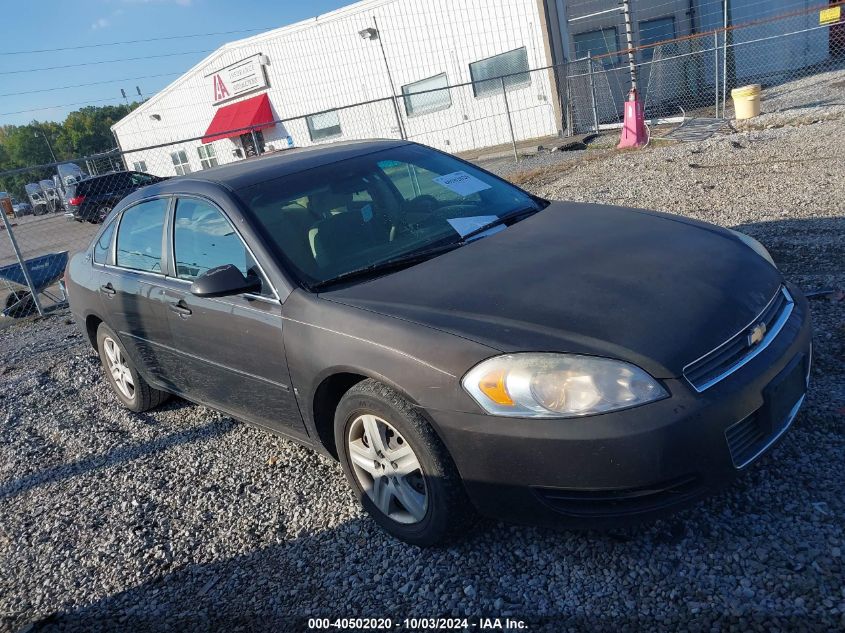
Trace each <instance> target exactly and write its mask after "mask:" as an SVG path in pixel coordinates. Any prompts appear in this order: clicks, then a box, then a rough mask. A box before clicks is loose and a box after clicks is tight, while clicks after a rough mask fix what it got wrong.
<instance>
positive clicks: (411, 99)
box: [402, 73, 452, 116]
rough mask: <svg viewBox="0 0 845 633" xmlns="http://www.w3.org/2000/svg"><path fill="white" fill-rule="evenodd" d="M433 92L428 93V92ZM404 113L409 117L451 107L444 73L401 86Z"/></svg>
mask: <svg viewBox="0 0 845 633" xmlns="http://www.w3.org/2000/svg"><path fill="white" fill-rule="evenodd" d="M432 90H433V91H435V92H429V91H432ZM402 95H403V98H404V100H405V111H406V112H407V113H408V115H409V116H414V115H415V114H427V113H429V112H437V111H438V110H445V109H446V108H449V107H451V106H452V97H451V95H450V94H449V80H448V79H447V77H446V73H442V74H440V75H436V76H434V77H429V78H428V79H422V80H420V81H415V82H414V83H412V84H407V85H404V86H402Z"/></svg>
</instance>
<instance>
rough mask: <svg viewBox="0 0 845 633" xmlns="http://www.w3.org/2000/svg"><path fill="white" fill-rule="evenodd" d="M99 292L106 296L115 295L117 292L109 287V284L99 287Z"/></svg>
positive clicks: (112, 287)
mask: <svg viewBox="0 0 845 633" xmlns="http://www.w3.org/2000/svg"><path fill="white" fill-rule="evenodd" d="M100 292H102V293H103V294H107V295H113V294H116V293H117V290H115V289H114V286H112V285H111V282H109V283H107V284H105V285H102V286H100Z"/></svg>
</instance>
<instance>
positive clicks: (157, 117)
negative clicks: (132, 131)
mask: <svg viewBox="0 0 845 633" xmlns="http://www.w3.org/2000/svg"><path fill="white" fill-rule="evenodd" d="M150 120H151V121H161V115H160V114H151V115H150Z"/></svg>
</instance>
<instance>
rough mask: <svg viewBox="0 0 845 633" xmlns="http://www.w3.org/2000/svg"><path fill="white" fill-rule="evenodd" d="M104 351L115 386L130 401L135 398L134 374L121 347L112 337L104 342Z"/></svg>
mask: <svg viewBox="0 0 845 633" xmlns="http://www.w3.org/2000/svg"><path fill="white" fill-rule="evenodd" d="M103 349H104V350H105V352H106V363H107V364H108V370H109V372H110V373H111V377H112V379H113V380H114V384H115V385H116V386H117V388H118V389H119V390H120V393H122V394H123V395H124V396H126V397H127V398H128V399H129V400H132V399H133V398H134V397H135V381H134V380H133V379H132V372H131V371H130V370H129V364H128V363H127V361H126V358H125V357H124V355H123V352H121V351H120V346H119V345H118V344H117V343H116V342H115V340H114V339H113V338H111V337H106V338H105V339H104V340H103Z"/></svg>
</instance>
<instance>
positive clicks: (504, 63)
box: [469, 46, 531, 97]
mask: <svg viewBox="0 0 845 633" xmlns="http://www.w3.org/2000/svg"><path fill="white" fill-rule="evenodd" d="M469 74H470V76H471V77H472V91H473V93H474V94H475V96H476V97H486V96H488V95H494V94H501V92H502V79H501V78H502V77H503V78H504V82H505V88H506V89H511V88H519V87H521V86H528V85H530V84H531V75H530V74H529V72H528V50H527V49H526V48H525V47H524V46H523V47H522V48H518V49H516V50H513V51H509V52H507V53H502V54H501V55H494V56H493V57H488V58H487V59H482V60H480V61H477V62H473V63H471V64H470V65H469Z"/></svg>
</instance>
